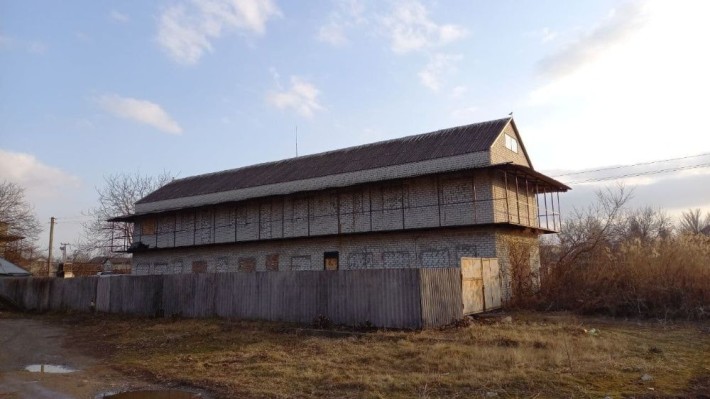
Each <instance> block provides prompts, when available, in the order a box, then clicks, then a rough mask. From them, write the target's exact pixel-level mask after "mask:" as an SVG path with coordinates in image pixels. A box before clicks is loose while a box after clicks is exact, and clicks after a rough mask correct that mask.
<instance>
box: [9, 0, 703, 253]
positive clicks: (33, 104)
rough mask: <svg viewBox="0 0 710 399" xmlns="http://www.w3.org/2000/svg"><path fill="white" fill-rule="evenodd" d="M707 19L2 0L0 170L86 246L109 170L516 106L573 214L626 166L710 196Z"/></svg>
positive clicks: (496, 4)
mask: <svg viewBox="0 0 710 399" xmlns="http://www.w3.org/2000/svg"><path fill="white" fill-rule="evenodd" d="M304 4H305V5H304ZM707 15H710V2H705V1H688V0H679V1H672V2H671V1H611V0H593V1H592V0H589V1H581V0H580V1H574V2H570V1H563V0H557V1H545V0H535V1H533V0H519V1H506V0H502V1H487V2H484V1H454V0H452V1H443V0H439V1H424V0H422V1H414V0H392V1H366V0H331V1H326V0H324V1H320V2H306V3H303V2H286V1H284V0H158V1H150V2H146V1H139V0H122V1H101V2H97V1H72V2H55V1H35V0H23V1H10V0H0V180H9V181H12V182H16V183H18V184H21V185H22V186H23V187H25V189H26V196H27V199H28V200H29V201H30V202H31V203H32V204H33V206H34V207H35V210H36V212H37V215H38V217H39V218H40V220H41V222H42V224H43V226H44V227H45V231H44V232H43V234H42V236H41V242H42V243H43V242H45V241H46V237H47V235H48V227H49V218H50V217H51V216H55V217H57V221H58V223H57V226H56V227H55V243H56V242H68V243H74V242H76V241H77V240H78V239H79V238H80V232H81V222H82V221H84V220H86V217H85V213H86V210H87V209H89V208H91V207H93V206H95V205H96V201H97V194H96V187H100V186H101V185H102V182H103V179H104V177H105V176H107V175H111V174H120V173H135V172H139V173H142V174H145V175H158V174H160V173H161V172H163V171H169V172H171V173H173V174H175V175H177V176H178V177H186V176H191V175H195V174H200V173H208V172H214V171H219V170H224V169H230V168H235V167H239V166H245V165H250V164H254V163H260V162H267V161H273V160H279V159H283V158H288V157H292V156H295V155H296V154H297V153H298V154H299V155H304V154H311V153H317V152H321V151H326V150H332V149H337V148H342V147H346V146H352V145H359V144H365V143H370V142H374V141H379V140H384V139H390V138H396V137H403V136H407V135H412V134H417V133H424V132H429V131H433V130H438V129H442V128H447V127H452V126H458V125H464V124H469V123H474V122H479V121H485V120H489V119H496V118H501V117H505V116H507V115H508V114H509V113H510V112H513V113H514V114H513V115H514V117H515V121H516V124H517V126H518V128H519V130H520V133H521V136H522V140H523V142H524V143H525V147H526V149H527V150H528V153H529V155H530V157H531V159H532V162H533V165H534V167H535V169H536V170H539V171H542V172H543V173H547V174H549V175H551V176H556V177H557V178H558V179H560V180H561V181H563V182H569V183H574V184H572V188H573V190H572V191H571V192H570V193H568V194H565V195H564V196H562V205H563V212H565V211H567V210H569V209H571V208H572V207H582V206H584V205H585V204H586V203H588V202H589V201H591V200H592V199H593V192H594V191H595V190H598V189H599V188H600V187H604V186H605V185H609V184H616V183H618V182H619V181H622V182H624V183H625V184H627V185H629V186H633V187H635V194H634V195H635V197H634V201H633V202H632V205H635V206H652V207H659V208H664V209H666V210H667V211H669V212H670V213H671V214H678V213H679V212H680V211H682V210H684V209H688V208H698V207H699V208H703V209H706V210H709V211H710V131H709V129H708V128H707V123H706V122H705V121H704V120H703V117H704V116H705V115H706V114H707V111H706V108H707V106H708V104H709V102H708V100H707V98H706V95H707V93H708V92H710V77H709V76H710V74H708V72H707V71H710V46H708V45H707V38H708V37H710V24H707V23H706V16H707ZM296 137H298V140H296ZM678 158H681V159H678ZM669 159H670V161H664V160H669ZM657 161H663V162H657ZM650 162H654V163H650ZM636 164H642V165H637V166H634V167H631V168H618V169H610V170H609V169H605V170H601V171H597V169H601V168H608V167H615V166H623V165H636ZM698 165H704V166H702V167H698ZM679 168H682V169H679ZM658 170H665V171H666V172H664V173H653V174H648V173H649V172H654V171H658ZM579 172H584V173H579ZM639 172H641V173H646V174H642V175H641V176H627V177H625V178H623V179H621V180H604V181H601V182H599V181H589V180H595V179H598V178H600V177H610V176H611V177H614V176H622V175H630V174H638V173H639ZM56 248H57V247H56V246H55V251H56Z"/></svg>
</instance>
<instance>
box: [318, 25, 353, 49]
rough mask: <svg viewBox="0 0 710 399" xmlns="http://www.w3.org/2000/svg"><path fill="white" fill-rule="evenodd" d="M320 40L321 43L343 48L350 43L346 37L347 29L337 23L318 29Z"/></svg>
mask: <svg viewBox="0 0 710 399" xmlns="http://www.w3.org/2000/svg"><path fill="white" fill-rule="evenodd" d="M317 38H318V40H320V41H321V42H325V43H329V44H332V45H333V46H342V45H343V44H345V43H347V42H348V39H347V38H346V37H345V28H344V26H343V25H342V24H339V23H337V22H333V21H331V22H329V23H328V24H326V25H323V26H321V27H320V28H319V29H318V35H317Z"/></svg>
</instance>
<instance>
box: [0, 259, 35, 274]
mask: <svg viewBox="0 0 710 399" xmlns="http://www.w3.org/2000/svg"><path fill="white" fill-rule="evenodd" d="M31 275H32V273H30V272H28V271H27V270H25V269H23V268H21V267H20V266H17V265H16V264H14V263H12V262H10V261H8V260H7V259H5V258H0V276H14V277H24V276H31Z"/></svg>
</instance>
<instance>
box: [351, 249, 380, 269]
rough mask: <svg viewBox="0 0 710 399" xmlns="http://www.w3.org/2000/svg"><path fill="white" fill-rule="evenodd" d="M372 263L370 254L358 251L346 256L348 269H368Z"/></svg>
mask: <svg viewBox="0 0 710 399" xmlns="http://www.w3.org/2000/svg"><path fill="white" fill-rule="evenodd" d="M373 266H374V265H373V263H372V252H366V251H358V252H351V253H349V254H348V269H370V268H372V267H373Z"/></svg>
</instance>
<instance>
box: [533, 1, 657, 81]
mask: <svg viewBox="0 0 710 399" xmlns="http://www.w3.org/2000/svg"><path fill="white" fill-rule="evenodd" d="M645 10H646V9H645V7H644V6H643V4H641V3H640V2H632V3H627V4H625V5H623V6H621V7H619V8H618V9H613V10H611V12H610V13H609V15H608V16H607V17H606V19H605V20H604V21H602V22H601V23H600V24H599V25H597V26H596V27H595V28H593V29H592V30H591V31H588V32H585V33H584V34H582V35H580V36H579V37H577V38H575V39H574V40H572V41H571V42H569V43H568V44H567V45H565V46H564V47H563V48H562V49H560V50H559V51H558V52H556V53H553V54H552V55H550V56H548V57H545V58H543V59H542V60H540V62H539V63H538V71H539V73H540V74H541V75H542V76H551V77H558V76H563V75H566V74H569V73H572V72H574V71H575V70H576V69H578V68H579V67H581V66H583V65H584V64H586V63H588V62H591V61H593V60H594V59H596V58H597V57H599V56H601V55H603V54H604V53H605V52H606V51H607V50H608V49H609V48H610V47H611V46H613V45H615V44H617V43H619V42H620V41H623V40H624V39H626V38H627V37H628V36H629V35H630V34H631V33H634V32H635V31H637V30H638V29H639V28H640V27H642V26H643V23H644V22H645V17H646V15H645ZM541 35H542V39H541V40H542V41H543V42H546V41H549V40H551V39H554V38H555V36H556V34H555V33H554V32H551V31H549V30H548V28H544V29H543V31H542V32H541Z"/></svg>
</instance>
